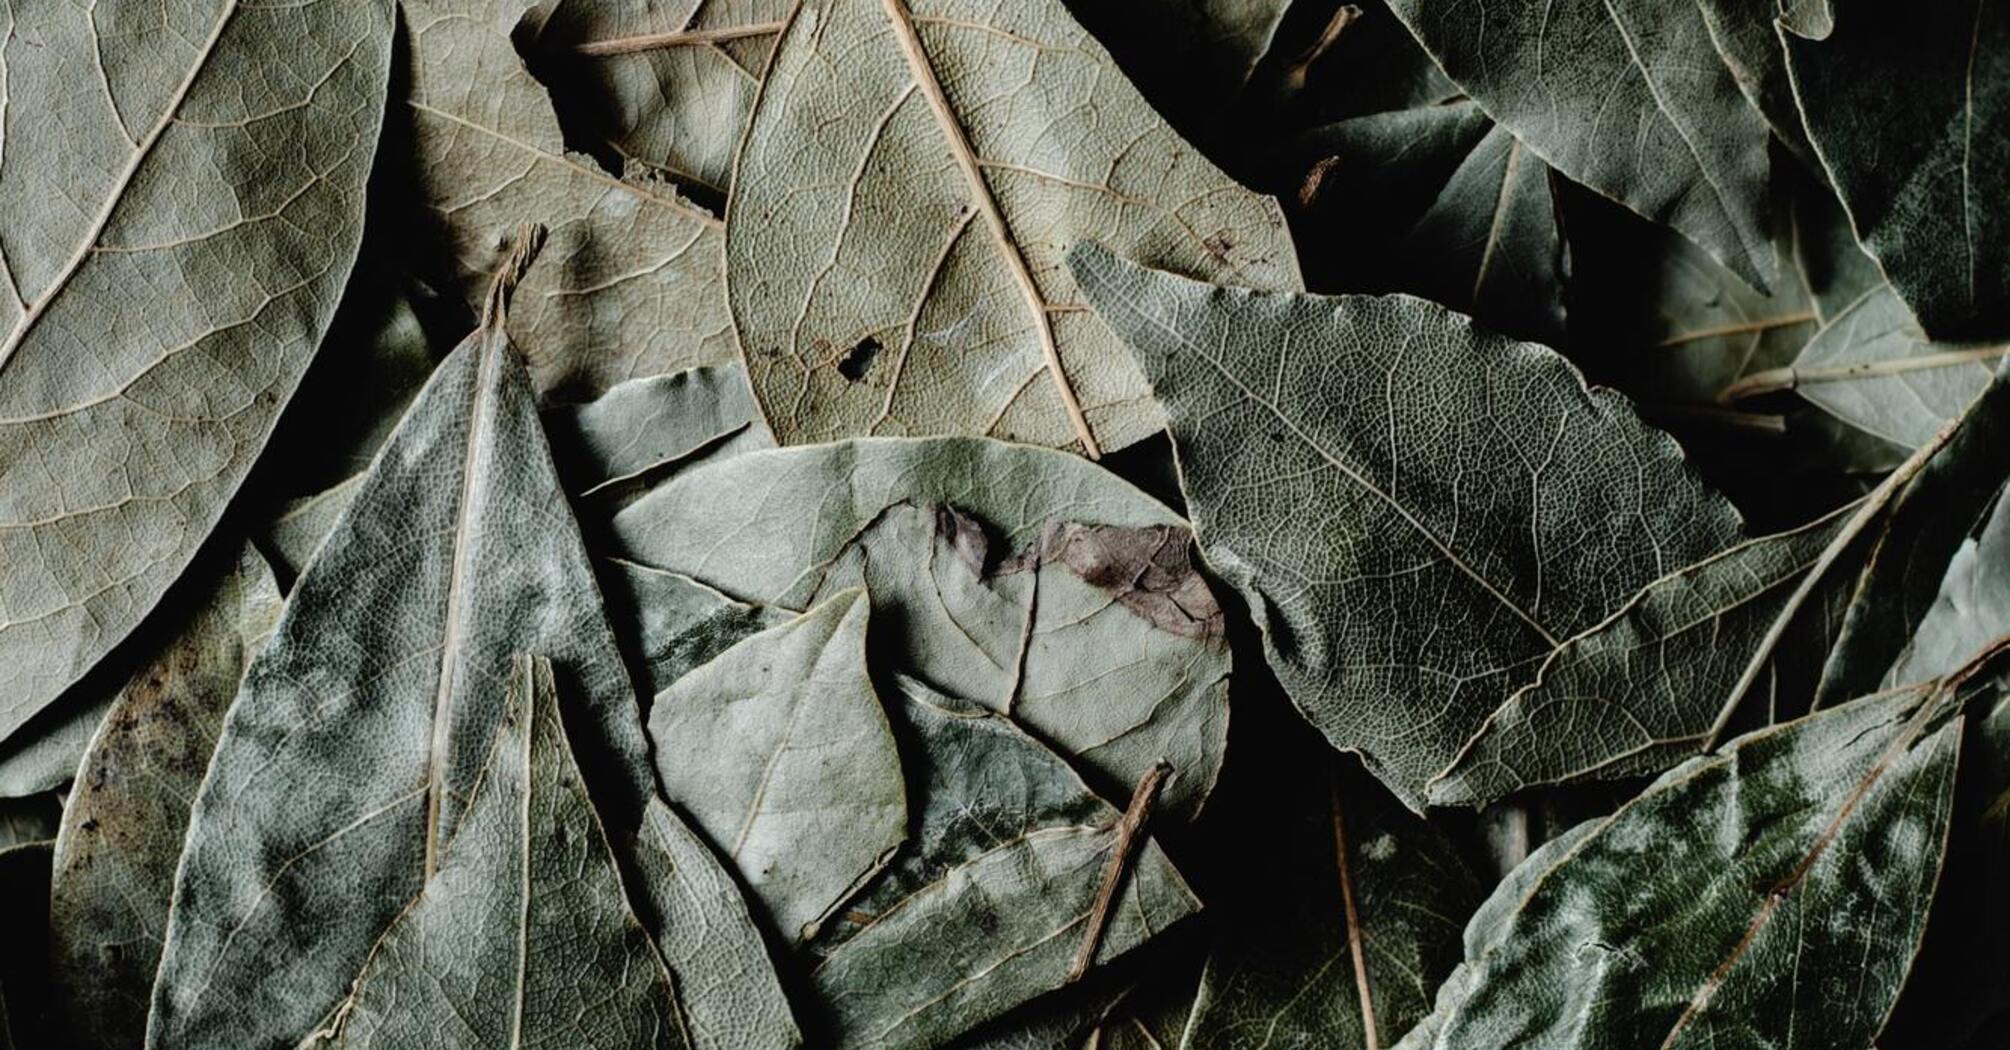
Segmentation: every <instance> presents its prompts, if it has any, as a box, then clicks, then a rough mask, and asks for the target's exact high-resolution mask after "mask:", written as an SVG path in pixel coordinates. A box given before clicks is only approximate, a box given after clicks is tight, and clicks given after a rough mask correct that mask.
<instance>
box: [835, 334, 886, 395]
mask: <svg viewBox="0 0 2010 1050" xmlns="http://www.w3.org/2000/svg"><path fill="white" fill-rule="evenodd" d="M879 351H880V343H879V338H878V337H877V336H870V335H869V336H866V337H865V338H864V339H861V340H859V341H858V342H857V343H854V344H852V348H851V349H849V350H846V351H845V352H844V356H843V357H840V358H838V363H837V370H838V375H841V376H843V377H845V380H846V381H847V382H851V383H856V382H858V381H859V380H861V379H864V378H865V373H866V371H867V370H868V369H870V368H871V367H872V360H873V358H875V357H878V356H879Z"/></svg>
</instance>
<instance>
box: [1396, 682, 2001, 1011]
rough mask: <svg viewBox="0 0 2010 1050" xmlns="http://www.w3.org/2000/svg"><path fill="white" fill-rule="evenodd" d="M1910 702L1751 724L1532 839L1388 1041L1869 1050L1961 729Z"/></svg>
mask: <svg viewBox="0 0 2010 1050" xmlns="http://www.w3.org/2000/svg"><path fill="white" fill-rule="evenodd" d="M1933 699H1937V697H1935V698H1933ZM1928 702H1929V703H1931V702H1932V700H1931V699H1930V700H1929V701H1928ZM1922 714H1923V712H1922V711H1921V696H1920V694H1919V693H1918V692H1901V693H1897V694H1889V695H1882V696H1873V697H1870V698H1866V699H1864V700H1861V701H1858V702H1855V703H1851V704H1846V705H1844V706H1842V707H1838V708H1832V709H1829V710H1827V711H1822V712H1820V713H1817V714H1814V715H1811V716H1808V717H1807V718H1805V719H1802V720H1800V721H1798V722H1793V723H1788V724H1787V725H1784V726H1778V727H1774V728H1771V729H1766V730H1761V731H1759V732H1757V733H1753V734H1751V735H1749V736H1746V737H1743V738H1740V739H1739V740H1736V741H1733V742H1732V743H1731V744H1729V745H1727V746H1726V747H1725V748H1724V749H1723V750H1722V751H1721V752H1719V753H1718V754H1716V755H1712V756H1709V757H1707V758H1697V759H1692V760H1690V761H1689V762H1687V763H1685V764H1683V765H1681V766H1679V767H1677V768H1675V769H1673V770H1670V771H1669V772H1668V773H1667V774H1665V775H1664V776H1662V777H1661V779H1659V780H1657V781H1656V782H1655V783H1654V784H1653V785H1652V786H1650V787H1649V788H1648V789H1647V790H1646V791H1645V792H1644V793H1643V794H1642V795H1640V796H1639V797H1638V798H1636V799H1634V800H1633V801H1631V802H1629V803H1627V804H1626V805H1625V806H1623V807H1621V809H1620V810H1619V811H1618V812H1617V813H1616V814H1614V815H1613V816H1612V817H1610V818H1607V819H1606V820H1604V821H1599V822H1594V823H1592V824H1591V825H1589V826H1587V827H1586V828H1583V829H1580V830H1579V831H1577V832H1574V833H1573V834H1572V835H1570V836H1567V839H1568V841H1567V843H1566V844H1565V848H1561V849H1558V850H1554V851H1550V850H1544V851H1540V852H1538V853H1537V854H1536V855H1534V856H1532V857H1531V858H1530V859H1529V861H1527V862H1526V863H1525V864H1524V865H1523V869H1517V871H1516V872H1515V874H1513V875H1510V876H1509V878H1508V881H1507V882H1505V883H1504V884H1503V885H1502V887H1501V889H1500V890H1497V891H1496V893H1495V896H1494V898H1493V899H1492V900H1491V901H1489V902H1488V904H1487V905H1486V906H1485V907H1484V908H1483V909H1482V911H1481V913H1480V915H1478V916H1476V917H1475V918H1474V920H1473V922H1472V924H1471V925H1470V926H1469V927H1468V929H1467V958H1466V962H1465V963H1464V964H1463V965H1462V966H1461V968H1460V972H1459V973H1457V974H1455V976H1454V977H1453V978H1451V979H1450V980H1448V981H1447V982H1446V984H1445V986H1444V988H1443V989H1441V992H1440V995H1439V998H1438V1003H1437V1007H1436V1010H1435V1013H1434V1016H1433V1018H1432V1019H1431V1020H1430V1021H1429V1022H1428V1023H1427V1024H1426V1025H1424V1026H1423V1028H1422V1030H1421V1031H1420V1033H1419V1035H1417V1036H1414V1037H1413V1038H1411V1039H1407V1040H1405V1041H1404V1043H1403V1046H1404V1048H1405V1050H1424V1048H1427V1047H1432V1048H1435V1047H1443V1048H1446V1050H1450V1048H1454V1047H1456V1048H1458V1050H1485V1048H1488V1047H1508V1046H1546V1047H1579V1048H1593V1047H1600V1048H1603V1047H1610V1048H1613V1050H1619V1048H1628V1050H1632V1048H1637V1047H1655V1046H1659V1047H1663V1048H1664V1050H1676V1048H1702V1047H1722V1046H1771V1047H1782V1048H1793V1047H1807V1048H1810V1050H1812V1048H1816V1047H1838V1046H1868V1045H1870V1044H1871V1043H1872V1041H1873V1040H1874V1039H1875V1038H1876V1036H1877V1033H1878V1030H1879V1028H1881V1027H1882V1026H1883V1023H1884V1019H1885V1017H1886V1015H1887V1014H1888V1013H1889V1011H1890V1009H1891V1004H1892V1002H1893V1000H1894V999H1895V997H1896V996H1897V993H1898V989H1899V985H1900V983H1901V982H1902V981H1903V979H1904V976H1905V972H1906V970H1907V969H1908V968H1909V966H1910V963H1911V959H1912V955H1913V953H1914V951H1915V950H1916V949H1917V947H1918V943H1919V937H1920V934H1921V932H1922V930H1923V928H1924V926H1925V919H1926V910H1927V905H1928V902H1929V901H1930V900H1931V898H1932V893H1933V886H1934V882H1935V880H1936V878H1937V876H1938V874H1939V869H1940V863H1941V855H1942V851H1943V848H1944V846H1945V842H1946V832H1947V821H1948V812H1949V802H1950V798H1951V795H1952V789H1953V783H1954V760H1955V755H1956V752H1957V750H1958V745H1959V742H1960V737H1961V730H1960V725H1961V723H1960V720H1959V719H1953V720H1945V719H1943V720H1941V721H1940V723H1939V724H1937V725H1933V724H1927V719H1926V718H1924V717H1922ZM1524 869H1527V870H1524Z"/></svg>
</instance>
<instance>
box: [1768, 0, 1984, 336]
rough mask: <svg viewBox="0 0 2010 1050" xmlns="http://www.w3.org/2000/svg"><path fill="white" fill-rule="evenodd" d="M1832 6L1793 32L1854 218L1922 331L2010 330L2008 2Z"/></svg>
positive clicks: (1796, 56) (1803, 87)
mask: <svg viewBox="0 0 2010 1050" xmlns="http://www.w3.org/2000/svg"><path fill="white" fill-rule="evenodd" d="M1832 6H1833V7H1834V8H1835V11H1834V17H1833V20H1832V23H1831V24H1829V25H1826V26H1820V27H1817V28H1816V29H1814V30H1812V31H1808V35H1809V36H1812V37H1813V39H1809V38H1807V36H1803V35H1801V34H1800V33H1796V32H1793V31H1789V32H1788V33H1786V34H1785V35H1784V40H1785V43H1786V48H1787V67H1788V70H1789V72H1790V73H1791V75H1792V78H1793V85H1794V95H1795V97H1796V99H1798V100H1799V102H1800V108H1801V111H1802V113H1803V114H1804V115H1805V116H1806V118H1807V127H1808V135H1809V137H1810V138H1811V139H1813V141H1814V145H1815V151H1816V153H1817V154H1819V156H1820V157H1821V162H1822V167H1823V168H1824V170H1826V172H1827V173H1828V176H1829V178H1830V180H1831V181H1833V182H1834V183H1835V186H1836V190H1837V192H1838V193H1839V194H1840V195H1841V197H1842V200H1843V205H1844V207H1846V208H1847V209H1848V210H1849V215H1850V222H1851V224H1852V225H1853V226H1854V227H1855V229H1856V231H1857V235H1858V236H1859V237H1861V238H1862V240H1863V245H1864V248H1865V249H1866V250H1868V251H1869V252H1870V253H1871V254H1872V255H1874V256H1876V257H1877V259H1878V262H1879V263H1881V264H1882V265H1883V267H1884V272H1885V273H1886V274H1888V275H1889V276H1890V277H1891V283H1892V287H1894V288H1896V289H1897V290H1898V294H1899V297H1900V298H1902V299H1904V300H1905V301H1906V303H1907V304H1909V305H1910V306H1911V307H1912V310H1913V313H1915V314H1916V315H1918V317H1919V320H1920V323H1921V325H1922V326H1923V327H1924V328H1925V330H1926V333H1927V335H1929V336H1931V337H1933V338H1935V339H1941V340H1954V339H2000V338H2002V337H2004V336H2010V297H2006V295H2005V292H2006V290H2010V248H2006V247H2005V244H2004V242H2005V238H2004V227H2003V225H2002V219H2001V216H2002V208H2001V202H2002V201H2003V199H2004V197H2005V195H2006V194H2010V12H2006V11H2005V10H2004V9H2003V7H2002V6H2001V5H1998V4H1990V3H1987V2H1985V0H1948V2H1945V3H1938V4H1934V5H1933V6H1932V7H1931V8H1927V9H1924V10H1921V11H1917V12H1913V11H1907V12H1899V11H1897V10H1896V9H1892V8H1888V7H1886V6H1884V5H1881V4H1873V3H1866V2H1862V0H1851V2H1844V3H1837V4H1834V5H1832ZM1792 28H1793V27H1789V29H1790V30H1791V29H1792ZM1899 82H1903V83H1904V84H1905V89H1904V90H1902V91H1901V90H1893V88H1892V85H1893V84H1894V83H1899Z"/></svg>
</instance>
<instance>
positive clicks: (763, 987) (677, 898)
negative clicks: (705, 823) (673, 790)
mask: <svg viewBox="0 0 2010 1050" xmlns="http://www.w3.org/2000/svg"><path fill="white" fill-rule="evenodd" d="M630 852H631V853H632V854H633V856H634V858H635V866H636V869H637V872H638V877H637V879H636V884H635V893H636V896H637V898H638V903H639V904H640V905H641V906H642V907H643V909H644V911H645V921H646V922H647V924H648V925H649V927H650V928H651V929H654V930H656V931H657V932H656V949H657V951H659V952H661V953H662V955H663V961H664V963H665V964H667V965H668V966H669V967H670V972H671V973H672V974H673V975H675V977H676V980H677V987H678V989H679V993H680V996H681V998H682V1003H683V1007H684V1022H685V1027H686V1029H687V1030H688V1031H689V1032H690V1035H691V1046H692V1047H693V1048H694V1050H770V1048H787V1047H795V1046H800V1045H802V1033H801V1032H799V1031H797V1030H796V1022H795V1019H794V1017H793V1016H791V1014H790V1011H789V1002H788V999H787V998H785V997H784V996H783V994H782V987H781V983H780V981H779V980H778V979H777V978H776V975H775V968H774V965H773V964H772V963H770V962H769V961H768V947H767V945H766V943H764V942H763V941H762V940H761V932H760V930H759V929H757V928H756V927H755V925H754V917H753V915H752V914H751V913H749V912H748V910H747V900H746V898H745V897H743V896H741V894H740V887H739V886H738V884H736V883H734V881H733V877H732V876H731V875H728V874H727V873H726V870H725V869H724V868H722V867H720V865H719V861H718V860H717V859H716V858H714V857H713V855H712V852H711V850H710V848H709V847H707V846H706V845H705V843H704V841H703V840H701V839H700V838H699V837H698V835H697V834H696V833H695V832H693V831H692V830H691V829H690V828H689V827H688V826H686V825H685V823H684V822H683V821H682V820H680V819H678V817H677V815H676V814H674V813H672V812H671V811H670V808H669V807H668V806H665V805H664V804H663V802H662V800H661V799H653V798H652V799H650V800H649V807H648V809H646V810H644V811H643V815H642V829H641V831H640V832H638V833H637V836H636V841H635V844H634V847H633V849H632V850H630Z"/></svg>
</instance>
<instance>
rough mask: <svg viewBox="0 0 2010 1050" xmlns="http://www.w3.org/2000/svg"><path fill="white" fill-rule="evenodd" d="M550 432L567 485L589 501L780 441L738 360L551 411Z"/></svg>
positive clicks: (623, 386)
mask: <svg viewBox="0 0 2010 1050" xmlns="http://www.w3.org/2000/svg"><path fill="white" fill-rule="evenodd" d="M545 428H546V430H547V431H549V433H550V435H551V444H552V453H553V454H554V455H555V456H557V457H558V464H559V472H560V473H561V474H562V475H563V476H564V477H565V479H566V487H567V488H568V489H570V490H572V491H574V492H577V493H578V494H580V495H582V496H592V495H595V494H598V493H601V492H604V491H606V490H607V489H609V488H613V487H616V486H620V485H623V483H627V482H633V481H636V480H637V479H639V478H641V477H642V475H644V474H652V473H653V474H660V473H663V472H665V471H666V470H669V469H672V468H675V469H688V468H689V467H690V466H691V465H692V464H693V463H694V462H696V461H700V460H704V461H709V460H713V459H723V458H726V457H728V456H735V455H738V454H740V453H741V452H751V451H753V450H755V449H761V448H773V447H774V444H775V439H774V435H772V434H770V433H769V432H768V425H767V424H766V423H764V422H762V421H761V417H760V414H759V412H758V411H757V410H756V409H755V407H754V399H753V394H752V392H751V391H750V390H749V389H748V388H747V374H746V371H745V369H744V368H742V367H741V365H740V363H739V362H737V361H734V362H729V363H727V364H723V365H719V366H716V367H708V368H693V369H690V370H688V371H684V372H675V373H671V374H669V375H657V376H645V377H643V378H640V379H630V380H628V381H627V382H624V383H620V384H617V385H616V386H614V387H612V388H610V389H609V390H608V391H607V392H606V393H604V394H602V395H600V396H599V397H597V398H595V399H593V400H592V401H589V402H587V403H585V404H583V405H557V406H553V407H551V408H549V409H546V410H545Z"/></svg>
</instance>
